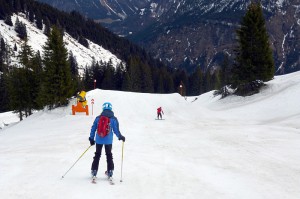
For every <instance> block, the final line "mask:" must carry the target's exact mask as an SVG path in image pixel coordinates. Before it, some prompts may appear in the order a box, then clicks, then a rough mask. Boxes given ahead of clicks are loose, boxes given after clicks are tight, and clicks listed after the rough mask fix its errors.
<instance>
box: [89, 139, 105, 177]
mask: <svg viewBox="0 0 300 199" xmlns="http://www.w3.org/2000/svg"><path fill="white" fill-rule="evenodd" d="M102 147H103V144H96V152H95V156H94V160H93V163H92V168H91V170H92V171H96V174H97V171H98V167H99V160H100V157H101V151H102Z"/></svg>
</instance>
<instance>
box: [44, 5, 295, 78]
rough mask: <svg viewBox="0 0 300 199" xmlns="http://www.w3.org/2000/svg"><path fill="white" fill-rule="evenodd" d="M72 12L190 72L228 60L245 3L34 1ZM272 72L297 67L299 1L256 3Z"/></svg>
mask: <svg viewBox="0 0 300 199" xmlns="http://www.w3.org/2000/svg"><path fill="white" fill-rule="evenodd" d="M39 1H42V2H45V3H49V4H50V5H53V6H55V7H57V8H60V9H63V10H66V11H71V10H77V11H79V12H81V13H82V14H84V15H86V16H88V17H91V18H93V19H95V20H97V21H99V22H101V23H102V24H103V25H104V26H106V27H107V28H109V29H110V30H112V31H113V32H115V33H117V34H119V35H123V36H128V38H130V39H131V40H133V41H135V42H136V43H138V44H140V45H142V46H143V47H145V49H147V50H148V51H149V52H151V53H152V54H153V55H154V56H155V57H157V58H160V59H161V60H163V61H164V62H165V63H167V64H169V65H171V66H173V67H185V68H187V69H189V70H192V69H193V68H194V67H195V66H197V65H200V66H201V67H202V68H204V69H208V68H214V67H217V66H219V65H220V64H221V62H222V60H223V57H224V55H225V54H227V55H229V57H233V56H232V55H233V49H234V47H235V46H236V34H235V30H236V29H237V28H238V27H239V25H240V21H241V18H242V16H243V15H244V14H245V12H246V9H247V6H248V5H249V3H250V2H251V0H223V1H220V0H198V1H195V0H65V1H58V0H39ZM261 3H262V6H263V9H264V14H265V18H266V25H267V29H268V32H269V38H270V43H271V45H272V49H273V51H274V58H275V62H276V70H277V74H284V73H289V72H293V71H296V70H299V69H300V1H299V0H261Z"/></svg>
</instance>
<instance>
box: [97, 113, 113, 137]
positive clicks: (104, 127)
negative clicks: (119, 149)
mask: <svg viewBox="0 0 300 199" xmlns="http://www.w3.org/2000/svg"><path fill="white" fill-rule="evenodd" d="M109 131H110V119H109V118H108V117H106V116H100V119H99V122H98V127H97V133H98V135H99V136H100V137H105V136H107V135H108V134H109Z"/></svg>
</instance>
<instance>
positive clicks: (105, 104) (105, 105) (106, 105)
mask: <svg viewBox="0 0 300 199" xmlns="http://www.w3.org/2000/svg"><path fill="white" fill-rule="evenodd" d="M102 109H103V110H112V105H111V103H109V102H105V103H104V104H103V105H102Z"/></svg>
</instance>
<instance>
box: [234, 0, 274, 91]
mask: <svg viewBox="0 0 300 199" xmlns="http://www.w3.org/2000/svg"><path fill="white" fill-rule="evenodd" d="M237 36H238V43H239V46H238V48H237V50H236V64H235V66H234V68H233V83H234V85H235V86H237V85H241V84H247V83H250V82H252V81H255V80H262V81H268V80H271V79H272V78H273V77H274V71H275V68H274V60H273V56H272V51H271V48H270V44H269V40H268V34H267V30H266V26H265V19H264V17H263V12H262V8H261V5H260V3H253V2H252V3H251V4H250V5H249V7H248V10H247V12H246V14H245V16H244V17H243V19H242V22H241V28H239V29H238V30H237Z"/></svg>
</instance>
